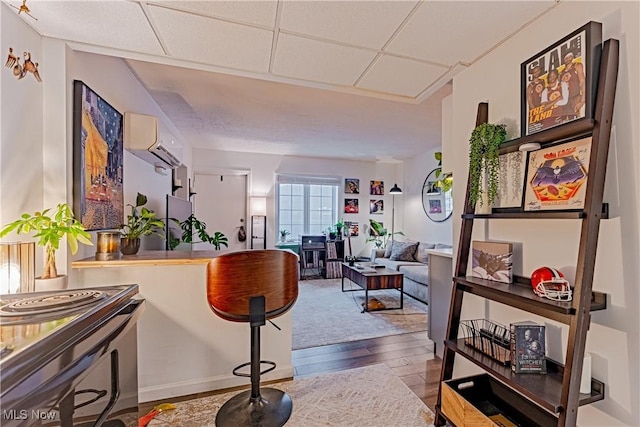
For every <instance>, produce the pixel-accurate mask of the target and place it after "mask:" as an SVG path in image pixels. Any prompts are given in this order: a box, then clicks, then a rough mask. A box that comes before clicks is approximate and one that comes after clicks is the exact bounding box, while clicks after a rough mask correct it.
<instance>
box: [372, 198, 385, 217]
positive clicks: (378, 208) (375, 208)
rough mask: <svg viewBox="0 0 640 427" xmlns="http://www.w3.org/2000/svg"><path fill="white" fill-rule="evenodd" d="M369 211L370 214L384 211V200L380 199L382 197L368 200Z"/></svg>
mask: <svg viewBox="0 0 640 427" xmlns="http://www.w3.org/2000/svg"><path fill="white" fill-rule="evenodd" d="M369 213H370V214H383V213H384V200H382V199H370V200H369Z"/></svg>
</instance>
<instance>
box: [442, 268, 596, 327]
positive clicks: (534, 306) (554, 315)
mask: <svg viewBox="0 0 640 427" xmlns="http://www.w3.org/2000/svg"><path fill="white" fill-rule="evenodd" d="M514 279H515V282H514V283H502V282H496V281H493V280H485V279H480V278H478V277H471V276H466V277H454V278H453V281H454V282H455V283H456V285H457V286H459V287H462V289H463V290H464V291H466V292H469V293H471V294H474V295H478V296H481V297H484V298H488V299H490V300H493V301H497V302H500V303H503V304H506V305H509V306H511V307H516V308H519V309H521V310H525V311H528V312H529V313H533V314H538V315H540V316H545V317H548V318H551V319H554V320H557V321H559V322H562V323H565V324H569V322H570V321H571V316H573V315H575V314H576V309H575V308H574V307H573V303H572V302H571V301H553V300H550V299H545V298H542V297H539V296H537V295H536V294H535V293H533V290H532V289H531V284H530V283H531V282H530V281H529V280H528V279H526V278H523V277H518V276H516V277H514ZM576 297H577V296H576ZM606 308H607V298H606V294H603V293H601V292H592V297H591V307H590V310H591V311H597V310H604V309H606Z"/></svg>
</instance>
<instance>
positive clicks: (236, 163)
mask: <svg viewBox="0 0 640 427" xmlns="http://www.w3.org/2000/svg"><path fill="white" fill-rule="evenodd" d="M193 159H194V164H193V169H194V170H195V171H197V172H200V171H207V170H216V171H220V170H221V169H227V170H247V171H250V173H249V177H250V183H249V188H250V189H251V190H250V191H251V195H252V196H266V197H267V247H273V246H274V244H275V243H276V241H277V238H278V236H277V230H276V229H275V206H276V201H275V177H276V174H279V173H289V174H305V175H316V176H336V177H341V178H342V179H343V180H342V182H343V183H344V178H358V179H360V194H359V195H352V194H347V195H345V194H344V191H343V188H341V190H340V192H339V193H340V200H339V206H340V208H341V209H340V210H339V215H338V217H339V218H343V219H344V220H345V221H356V222H358V223H359V225H360V235H359V236H358V237H353V238H352V239H351V244H352V250H353V253H354V254H358V253H360V252H361V251H363V253H366V255H368V254H369V250H368V248H370V247H371V246H372V244H371V243H369V244H368V245H366V243H365V240H366V230H367V229H366V227H367V224H368V223H369V218H372V219H375V220H377V221H382V222H383V223H384V225H385V227H387V229H389V230H391V207H392V206H391V205H392V198H391V195H390V194H389V189H391V187H393V184H394V183H397V184H398V186H399V187H400V188H402V189H403V190H404V187H403V186H404V185H405V184H404V182H403V180H402V176H403V175H402V174H403V172H402V171H403V169H402V166H401V165H395V164H388V163H376V162H362V161H352V160H340V159H319V158H311V157H296V156H280V155H271V154H253V153H239V152H222V151H214V150H202V149H194V152H193ZM370 180H382V181H384V186H385V195H384V196H382V199H383V200H384V212H385V213H384V214H383V215H370V214H369V199H370V198H379V197H380V196H375V197H373V196H371V197H370V196H369V181H370ZM421 185H422V184H421ZM196 187H197V183H196ZM196 190H197V191H198V195H197V196H195V197H196V203H197V197H201V195H200V190H198V188H196ZM345 196H346V197H347V198H357V199H358V200H359V201H358V205H359V208H360V209H359V213H357V214H346V213H342V212H344V209H343V206H344V198H345ZM352 196H353V197H352ZM402 197H403V196H396V215H395V230H402V229H403V226H404V224H403V213H404V212H403V208H402V203H403V200H402ZM423 215H424V214H423ZM425 219H426V217H425ZM212 229H214V230H215V225H213V224H212ZM365 246H366V248H367V249H365Z"/></svg>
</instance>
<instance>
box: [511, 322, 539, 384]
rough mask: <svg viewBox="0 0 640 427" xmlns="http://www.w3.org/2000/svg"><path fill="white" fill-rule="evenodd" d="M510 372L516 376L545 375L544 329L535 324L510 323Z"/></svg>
mask: <svg viewBox="0 0 640 427" xmlns="http://www.w3.org/2000/svg"><path fill="white" fill-rule="evenodd" d="M510 332H511V346H510V350H511V371H512V372H513V373H516V374H523V373H530V374H546V373H547V359H546V358H545V327H544V325H539V324H537V323H535V322H530V321H525V322H517V323H512V324H511V327H510Z"/></svg>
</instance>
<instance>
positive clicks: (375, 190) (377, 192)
mask: <svg viewBox="0 0 640 427" xmlns="http://www.w3.org/2000/svg"><path fill="white" fill-rule="evenodd" d="M369 194H370V195H372V196H384V181H369Z"/></svg>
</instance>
